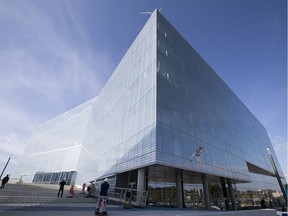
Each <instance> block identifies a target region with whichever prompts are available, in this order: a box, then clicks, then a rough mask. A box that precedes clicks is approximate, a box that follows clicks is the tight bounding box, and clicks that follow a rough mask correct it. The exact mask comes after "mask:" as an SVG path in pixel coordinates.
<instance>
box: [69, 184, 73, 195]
mask: <svg viewBox="0 0 288 216" xmlns="http://www.w3.org/2000/svg"><path fill="white" fill-rule="evenodd" d="M69 193H70V195H71V197H74V184H72V185H71V187H70V190H69Z"/></svg>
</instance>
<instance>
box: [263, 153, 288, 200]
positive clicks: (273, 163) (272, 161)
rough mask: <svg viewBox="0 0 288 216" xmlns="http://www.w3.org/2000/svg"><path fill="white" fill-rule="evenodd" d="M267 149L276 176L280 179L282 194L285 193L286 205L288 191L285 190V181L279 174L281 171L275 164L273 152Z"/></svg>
mask: <svg viewBox="0 0 288 216" xmlns="http://www.w3.org/2000/svg"><path fill="white" fill-rule="evenodd" d="M267 151H268V155H269V159H270V162H271V164H272V167H273V170H274V172H275V175H276V178H277V180H278V183H279V186H280V188H281V191H282V194H283V197H284V199H285V202H286V206H287V195H286V192H285V189H284V186H283V183H282V181H281V178H280V176H279V173H278V170H277V167H276V165H275V162H274V159H273V157H272V154H271V152H270V149H269V148H267Z"/></svg>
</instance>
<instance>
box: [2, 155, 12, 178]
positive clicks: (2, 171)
mask: <svg viewBox="0 0 288 216" xmlns="http://www.w3.org/2000/svg"><path fill="white" fill-rule="evenodd" d="M10 159H11V155H10V157H9V158H8V161H7V162H6V164H5V167H4V169H3V171H2V173H1V175H0V179H1V178H2V175H3V173H4V171H5V169H6V167H7V165H8V163H9V161H10Z"/></svg>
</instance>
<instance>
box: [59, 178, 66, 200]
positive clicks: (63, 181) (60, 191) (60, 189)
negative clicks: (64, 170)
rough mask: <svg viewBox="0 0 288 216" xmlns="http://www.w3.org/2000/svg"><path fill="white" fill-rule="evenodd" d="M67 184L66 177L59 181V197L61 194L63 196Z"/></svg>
mask: <svg viewBox="0 0 288 216" xmlns="http://www.w3.org/2000/svg"><path fill="white" fill-rule="evenodd" d="M65 184H66V179H65V178H64V179H63V180H62V181H61V182H60V183H59V185H60V187H59V191H58V194H57V197H59V195H61V197H62V196H63V192H64V186H65Z"/></svg>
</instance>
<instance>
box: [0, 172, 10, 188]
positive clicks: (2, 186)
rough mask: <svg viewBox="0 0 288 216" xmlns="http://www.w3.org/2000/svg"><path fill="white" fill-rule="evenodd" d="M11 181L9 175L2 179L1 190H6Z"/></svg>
mask: <svg viewBox="0 0 288 216" xmlns="http://www.w3.org/2000/svg"><path fill="white" fill-rule="evenodd" d="M8 181H9V175H7V176H5V177H4V178H3V179H2V184H1V189H4V187H5V185H6V184H7V183H8Z"/></svg>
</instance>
